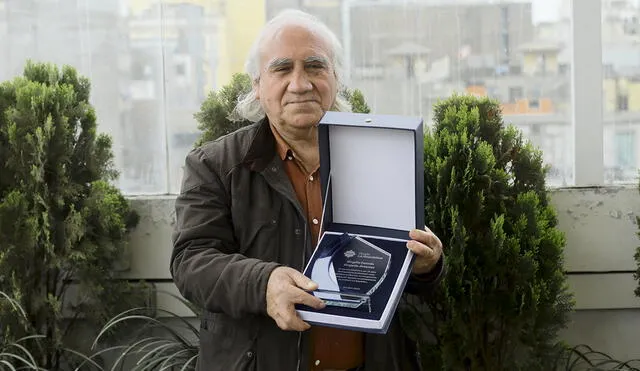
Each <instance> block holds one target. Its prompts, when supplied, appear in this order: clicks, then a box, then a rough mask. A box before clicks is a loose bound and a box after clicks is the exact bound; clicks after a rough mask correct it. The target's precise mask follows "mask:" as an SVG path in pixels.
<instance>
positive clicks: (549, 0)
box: [531, 0, 566, 23]
mask: <svg viewBox="0 0 640 371" xmlns="http://www.w3.org/2000/svg"><path fill="white" fill-rule="evenodd" d="M563 1H566V0H531V6H532V12H533V22H534V23H538V22H543V21H554V20H556V19H558V16H559V14H558V13H559V10H560V4H561V3H562V2H563Z"/></svg>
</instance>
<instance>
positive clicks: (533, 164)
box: [414, 96, 573, 371]
mask: <svg viewBox="0 0 640 371" xmlns="http://www.w3.org/2000/svg"><path fill="white" fill-rule="evenodd" d="M434 124H435V125H434V127H433V128H432V130H428V132H427V133H426V134H425V142H424V144H425V149H424V151H425V152H424V153H425V178H424V179H425V202H426V205H425V216H426V218H425V220H426V222H427V225H428V226H430V227H431V228H432V230H433V231H434V233H436V234H437V235H438V236H439V237H440V238H441V239H442V241H443V244H444V246H445V254H446V258H447V260H446V269H447V274H446V276H445V278H444V281H443V283H442V285H441V286H440V288H439V290H438V291H437V293H436V295H435V297H433V298H432V299H431V300H429V301H428V302H427V303H426V305H427V307H428V308H429V311H422V312H421V313H422V314H423V315H424V316H425V317H424V318H423V320H424V321H425V322H426V323H427V327H428V328H429V330H430V331H431V332H432V333H433V334H434V335H435V338H436V344H435V345H429V344H426V342H424V341H423V342H421V346H422V352H423V354H422V356H423V357H424V361H425V365H428V367H429V369H434V370H436V369H437V370H473V371H476V370H483V371H484V370H487V371H489V370H490V371H500V370H509V371H514V370H550V369H551V367H550V364H549V362H551V361H552V360H553V359H557V357H558V355H559V353H560V352H562V351H563V349H564V348H563V347H561V346H560V345H559V342H558V338H557V334H558V331H559V330H560V329H562V328H563V327H565V325H566V323H567V321H568V315H569V314H570V312H571V310H572V307H573V298H572V296H571V294H570V293H569V291H568V288H567V281H566V277H565V275H564V272H563V248H564V245H565V238H564V236H563V234H562V233H561V231H560V230H558V229H557V224H558V223H557V219H556V213H555V211H554V209H553V208H552V206H551V205H550V204H549V197H548V194H547V189H546V187H545V175H546V168H545V167H544V166H543V161H542V155H541V152H540V151H538V150H536V149H534V148H533V147H532V145H531V144H530V143H527V142H526V141H525V140H524V139H523V137H522V134H521V133H520V132H519V131H518V130H517V129H516V128H515V127H513V126H505V125H504V123H503V120H502V117H501V112H500V104H499V102H497V101H494V100H491V99H487V98H475V97H471V96H453V97H451V98H449V99H447V100H445V101H443V102H440V103H438V104H437V105H436V106H435V107H434ZM424 313H429V314H426V315H425V314H424ZM414 320H415V318H414Z"/></svg>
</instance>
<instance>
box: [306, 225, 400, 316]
mask: <svg viewBox="0 0 640 371" xmlns="http://www.w3.org/2000/svg"><path fill="white" fill-rule="evenodd" d="M319 252H320V253H319V255H318V256H317V258H316V260H315V262H314V264H313V268H312V270H311V279H312V280H313V281H315V282H316V283H317V284H318V289H317V290H316V291H314V295H315V296H317V297H319V298H321V299H322V300H324V301H325V303H326V305H327V306H336V307H346V308H352V309H357V308H367V309H366V310H368V311H371V300H370V296H371V295H373V294H374V293H375V292H376V290H377V289H378V287H379V286H380V285H381V284H382V282H383V281H384V279H385V277H386V276H387V273H388V271H389V267H390V265H391V254H390V253H388V252H387V251H385V250H383V249H381V248H379V247H377V246H375V245H374V244H372V243H370V242H368V241H366V240H364V239H363V238H361V237H359V236H352V235H350V234H348V233H343V234H342V235H340V236H338V237H337V238H335V239H333V241H330V242H327V245H326V246H320V249H319Z"/></svg>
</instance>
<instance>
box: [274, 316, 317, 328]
mask: <svg viewBox="0 0 640 371" xmlns="http://www.w3.org/2000/svg"><path fill="white" fill-rule="evenodd" d="M277 324H278V327H280V328H281V329H282V330H285V331H306V330H308V329H309V328H311V325H309V324H308V323H306V322H305V321H303V320H302V319H300V317H298V315H297V314H296V313H295V312H294V313H293V315H291V316H288V317H287V318H281V319H280V320H279V321H277Z"/></svg>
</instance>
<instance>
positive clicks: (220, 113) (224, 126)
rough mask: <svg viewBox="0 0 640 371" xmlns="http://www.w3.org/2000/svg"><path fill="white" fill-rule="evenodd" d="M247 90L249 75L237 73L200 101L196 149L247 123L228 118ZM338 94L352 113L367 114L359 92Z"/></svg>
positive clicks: (249, 89) (249, 85)
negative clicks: (199, 134)
mask: <svg viewBox="0 0 640 371" xmlns="http://www.w3.org/2000/svg"><path fill="white" fill-rule="evenodd" d="M251 88H252V86H251V78H250V77H249V75H247V74H244V73H237V74H234V75H233V77H232V79H231V82H230V83H229V84H227V85H225V86H223V87H222V88H221V89H220V90H219V91H212V92H210V93H209V95H208V97H207V99H205V101H204V102H202V105H201V106H200V111H198V112H197V113H196V114H195V115H194V118H195V119H196V121H197V122H198V129H199V130H200V131H201V132H202V135H201V136H200V138H198V140H197V141H196V143H195V146H200V145H202V144H203V143H205V142H208V141H211V140H215V139H216V138H219V137H221V136H223V135H226V134H229V133H232V132H234V131H235V130H237V129H240V128H241V127H244V126H247V125H249V124H250V122H249V121H247V120H238V119H235V118H233V119H232V118H231V115H232V113H233V109H234V107H235V106H236V104H237V102H238V98H239V97H241V96H242V95H244V94H246V93H248V92H249V91H251ZM340 94H342V95H343V96H344V97H345V98H346V99H347V101H348V102H349V103H350V104H351V107H352V110H353V112H360V113H369V112H370V111H371V109H370V108H369V106H368V105H367V104H366V102H365V99H364V95H363V94H362V92H361V91H359V90H357V89H355V90H349V89H343V90H342V91H341V92H340Z"/></svg>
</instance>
